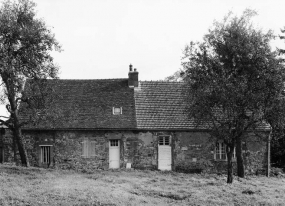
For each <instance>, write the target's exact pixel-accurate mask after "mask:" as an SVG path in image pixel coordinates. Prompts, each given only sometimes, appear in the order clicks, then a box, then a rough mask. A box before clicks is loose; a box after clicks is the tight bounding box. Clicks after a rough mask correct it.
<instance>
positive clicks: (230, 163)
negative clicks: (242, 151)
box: [227, 148, 234, 184]
mask: <svg viewBox="0 0 285 206" xmlns="http://www.w3.org/2000/svg"><path fill="white" fill-rule="evenodd" d="M232 157H233V148H230V151H227V158H228V178H227V183H230V184H231V183H233V180H234V178H233V160H232V159H233V158H232Z"/></svg>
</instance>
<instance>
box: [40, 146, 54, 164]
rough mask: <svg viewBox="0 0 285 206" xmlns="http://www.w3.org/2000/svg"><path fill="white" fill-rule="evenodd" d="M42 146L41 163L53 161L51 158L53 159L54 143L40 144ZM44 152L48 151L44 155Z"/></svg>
mask: <svg viewBox="0 0 285 206" xmlns="http://www.w3.org/2000/svg"><path fill="white" fill-rule="evenodd" d="M39 147H40V163H41V164H48V165H49V164H50V163H51V159H52V154H51V153H52V149H51V148H52V147H53V145H39ZM44 148H49V149H46V150H45V149H44ZM44 153H47V154H46V155H44Z"/></svg>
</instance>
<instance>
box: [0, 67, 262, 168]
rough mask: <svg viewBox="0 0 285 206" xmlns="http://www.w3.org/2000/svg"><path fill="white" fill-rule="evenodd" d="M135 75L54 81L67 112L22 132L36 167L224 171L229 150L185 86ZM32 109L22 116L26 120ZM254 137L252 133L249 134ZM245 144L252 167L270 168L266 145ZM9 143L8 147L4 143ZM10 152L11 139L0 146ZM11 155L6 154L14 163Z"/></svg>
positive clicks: (254, 141)
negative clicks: (191, 114) (198, 113)
mask: <svg viewBox="0 0 285 206" xmlns="http://www.w3.org/2000/svg"><path fill="white" fill-rule="evenodd" d="M138 74H139V73H138V71H136V69H134V70H133V68H132V66H131V65H130V68H129V74H128V78H125V79H92V80H65V79H62V80H48V81H50V82H51V83H52V85H53V87H54V88H55V90H56V92H57V93H58V94H59V96H60V97H61V98H58V99H57V100H56V101H55V103H54V107H56V108H58V109H59V110H60V111H61V113H62V114H63V117H62V118H59V119H58V120H57V121H56V123H55V124H53V126H49V124H41V125H37V126H27V127H25V128H24V129H23V134H24V136H25V139H26V147H27V148H26V149H27V152H28V156H29V160H30V162H31V165H34V166H40V167H64V168H66V167H67V168H74V169H78V170H80V169H91V170H92V169H97V168H101V169H108V168H126V167H127V168H139V169H159V170H176V171H185V172H191V171H194V172H195V171H196V172H197V171H198V172H199V171H201V170H204V171H219V170H223V169H225V165H226V159H227V157H226V147H225V145H224V143H223V142H213V141H210V135H209V133H208V132H209V131H207V130H205V129H199V128H196V127H195V125H194V123H193V121H191V120H189V119H188V117H187V114H186V113H185V102H184V101H183V98H184V97H183V92H182V90H183V83H181V82H164V81H139V78H138ZM24 117H25V114H23V118H24ZM249 135H251V134H249ZM251 136H252V138H250V140H248V141H247V142H245V144H244V157H245V165H246V169H247V171H251V172H254V171H255V170H256V169H257V168H260V167H262V166H263V165H264V162H265V155H266V147H265V143H264V142H262V141H260V140H259V139H258V138H257V137H255V136H253V135H251ZM2 145H3V144H2ZM5 147H7V150H9V146H8V144H7V145H6V146H5V144H4V146H3V148H2V147H0V148H1V150H0V151H4V149H5ZM8 156H9V155H6V157H5V155H4V152H3V155H2V156H1V157H2V159H3V160H8V159H9V157H8Z"/></svg>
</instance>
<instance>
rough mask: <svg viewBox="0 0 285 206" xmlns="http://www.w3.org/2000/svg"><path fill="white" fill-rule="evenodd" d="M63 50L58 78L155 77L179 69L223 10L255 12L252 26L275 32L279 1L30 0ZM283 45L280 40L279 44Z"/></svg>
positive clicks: (282, 2) (281, 17)
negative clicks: (186, 52)
mask: <svg viewBox="0 0 285 206" xmlns="http://www.w3.org/2000/svg"><path fill="white" fill-rule="evenodd" d="M35 2H36V3H37V10H38V16H40V17H42V18H44V20H45V21H46V23H47V25H48V26H51V27H54V28H53V32H54V33H55V36H56V38H57V40H58V41H59V42H60V43H61V45H62V48H63V50H64V51H62V52H61V53H55V54H54V57H55V62H56V63H58V64H59V66H60V67H61V73H60V78H62V79H102V78H127V74H128V66H129V64H130V63H131V64H133V66H134V68H137V69H138V71H139V79H140V80H161V79H164V78H165V77H167V76H169V75H171V74H173V73H174V72H175V71H177V70H178V69H179V68H180V63H181V57H182V50H183V49H184V47H185V45H186V44H188V43H189V42H190V41H196V40H201V39H202V37H203V35H204V34H205V33H206V32H207V30H208V28H209V27H210V26H211V25H212V23H213V21H214V19H217V20H221V19H222V18H223V17H224V16H225V15H226V14H227V13H228V11H229V10H233V11H234V12H236V13H237V14H241V13H242V11H244V10H245V9H246V8H252V9H255V10H257V11H258V13H259V15H258V16H257V17H255V20H256V25H259V26H260V27H262V28H265V29H269V28H270V29H273V30H275V31H276V33H280V32H279V31H280V28H283V27H284V26H285V13H284V8H285V0H270V1H269V0H247V1H243V0H238V1H237V0H236V1H233V0H192V1H191V0H176V1H174V0H173V1H172V0H100V1H99V0H36V1H35ZM284 45H285V42H284Z"/></svg>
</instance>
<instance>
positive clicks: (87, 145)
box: [82, 139, 96, 158]
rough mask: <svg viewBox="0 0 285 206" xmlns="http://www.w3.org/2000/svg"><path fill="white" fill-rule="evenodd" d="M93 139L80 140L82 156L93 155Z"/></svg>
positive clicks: (94, 143) (88, 156)
mask: <svg viewBox="0 0 285 206" xmlns="http://www.w3.org/2000/svg"><path fill="white" fill-rule="evenodd" d="M95 146H96V142H95V141H90V140H87V139H86V140H84V141H83V142H82V156H83V157H85V158H90V157H95V155H96V154H95Z"/></svg>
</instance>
